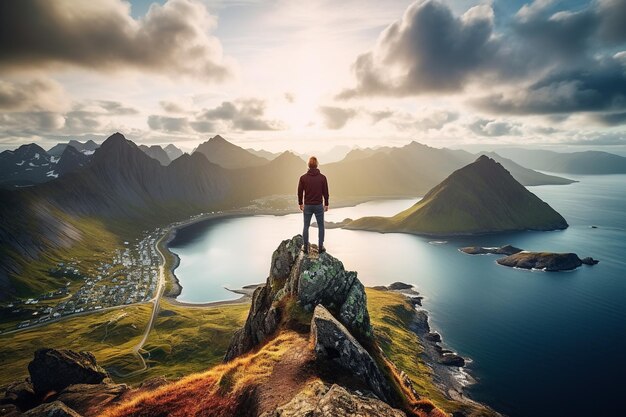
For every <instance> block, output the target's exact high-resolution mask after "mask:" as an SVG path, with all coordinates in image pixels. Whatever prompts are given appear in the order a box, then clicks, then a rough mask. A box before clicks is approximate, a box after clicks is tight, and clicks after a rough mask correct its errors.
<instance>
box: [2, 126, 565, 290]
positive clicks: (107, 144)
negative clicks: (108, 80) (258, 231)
mask: <svg viewBox="0 0 626 417" xmlns="http://www.w3.org/2000/svg"><path fill="white" fill-rule="evenodd" d="M90 146H93V145H90ZM156 148H159V149H161V148H160V147H150V148H148V149H147V150H146V149H145V147H144V148H142V147H139V146H137V145H135V144H134V143H133V142H131V141H128V140H126V139H125V138H124V136H123V135H121V134H119V133H116V134H114V135H112V136H111V137H109V138H108V139H107V140H106V141H104V143H102V145H101V146H100V147H99V148H97V149H96V150H95V151H94V153H93V155H85V154H84V153H81V152H80V151H77V150H76V149H75V148H74V146H66V147H65V150H64V153H63V154H62V156H61V157H59V160H58V161H56V162H55V164H56V166H57V167H58V168H57V169H58V171H57V170H53V169H52V168H50V164H52V163H53V162H52V158H56V157H52V156H50V155H47V154H46V152H45V151H44V150H43V149H42V148H40V147H38V146H37V145H28V146H26V147H24V148H23V149H22V148H20V149H21V150H20V149H18V150H16V151H7V152H5V153H2V154H1V155H2V158H6V161H7V162H6V163H5V162H4V161H5V160H3V162H2V164H1V165H0V166H1V167H2V168H3V169H4V167H10V168H13V167H15V166H23V165H28V164H29V162H31V161H32V163H33V165H42V166H43V167H39V166H38V167H37V169H38V171H37V172H40V173H41V174H42V175H46V173H47V172H49V171H51V170H52V171H53V173H54V174H57V173H58V178H56V179H54V181H49V182H46V183H43V184H39V185H36V186H32V187H26V188H19V189H17V190H11V191H8V190H4V191H2V190H0V218H2V219H7V220H6V221H3V222H2V224H1V225H0V256H2V257H3V262H2V263H0V289H1V290H3V291H5V290H6V291H5V293H14V292H15V291H16V288H21V290H20V291H26V292H28V289H29V288H40V289H43V288H45V287H40V286H41V285H43V284H42V282H44V281H45V278H44V277H45V276H46V274H47V272H46V271H47V268H49V262H50V260H52V259H59V258H62V257H64V256H67V254H68V251H73V250H74V249H72V248H76V247H81V251H82V252H81V253H96V252H98V251H100V250H101V249H99V246H98V245H103V244H104V243H102V242H104V241H105V240H106V241H107V242H109V243H111V242H112V241H113V240H114V239H118V240H119V238H116V236H120V235H122V234H124V235H125V236H127V235H128V234H131V233H139V231H140V230H145V229H147V228H151V227H158V226H161V225H163V224H167V223H170V222H173V221H177V220H181V219H184V218H188V217H189V216H190V215H194V214H198V213H201V212H206V211H212V210H224V209H233V208H240V207H244V206H247V205H250V204H251V203H252V202H253V200H255V199H259V198H265V197H270V196H276V195H278V196H285V195H290V196H295V192H296V185H297V179H298V178H299V176H300V175H302V174H303V173H304V172H305V171H306V163H305V162H304V161H303V160H302V159H301V158H300V156H298V155H296V154H294V153H292V152H283V153H282V154H280V155H279V156H277V157H276V158H274V159H272V160H271V161H269V160H267V159H265V158H262V157H259V156H255V155H253V154H251V153H250V152H248V151H246V150H245V149H243V148H241V147H239V146H236V145H234V144H232V143H230V142H228V141H226V140H225V139H223V138H222V137H220V136H216V137H214V138H211V139H210V140H209V141H207V142H205V143H204V144H202V145H201V146H199V147H198V149H197V150H196V151H195V152H193V153H192V154H191V155H189V154H182V155H181V156H179V157H178V158H176V159H174V160H173V161H172V162H171V163H169V164H167V165H164V164H163V162H165V159H164V156H163V152H164V153H167V151H166V150H164V149H161V151H163V152H161V151H159V149H156ZM168 148H169V151H170V152H172V151H174V152H175V151H176V149H173V148H174V147H173V146H171V147H168ZM151 149H152V150H156V152H157V153H158V154H159V155H160V157H159V158H161V159H162V161H161V162H160V161H158V160H157V159H155V158H153V157H150V156H148V155H147V153H151V152H153V151H152V150H151ZM18 151H19V152H18ZM356 152H357V151H353V152H352V153H350V154H349V155H347V156H346V158H344V159H343V160H342V161H339V162H335V163H331V164H322V165H321V169H322V172H323V173H324V174H326V175H327V176H328V178H329V182H330V193H331V203H334V204H337V202H347V201H363V200H366V199H369V198H372V197H377V196H382V197H394V196H404V197H415V196H420V195H424V193H426V192H427V191H428V190H429V189H430V188H432V187H434V186H435V185H437V184H438V183H439V182H440V181H441V180H443V179H444V178H445V177H446V176H447V175H449V173H450V172H452V171H454V170H455V169H458V168H460V167H462V166H463V165H466V163H467V161H468V160H469V161H470V162H471V161H472V160H473V159H475V155H472V154H470V153H467V152H464V151H452V150H449V149H436V148H430V147H428V146H425V145H421V144H419V143H416V142H413V143H411V144H409V145H407V146H404V147H402V148H381V149H376V150H372V151H371V152H369V151H365V153H363V152H361V155H355V154H354V153H356ZM181 153H182V152H181ZM37 154H38V155H39V156H38V158H39V159H37V156H36V155H37ZM16 155H17V156H16ZM207 155H208V156H209V157H207ZM156 156H157V157H158V155H156ZM495 157H497V156H496V155H494V158H495ZM46 158H47V159H46ZM84 158H88V159H87V160H85V159H84ZM168 158H169V157H168ZM9 159H10V161H9ZM17 159H19V160H17ZM27 159H28V161H27ZM22 160H23V161H24V162H23V163H22ZM40 160H41V161H40ZM55 160H56V159H55ZM500 160H501V162H502V164H503V165H504V167H505V168H507V169H509V170H510V171H511V173H512V174H513V176H514V177H516V178H517V179H518V180H519V181H520V182H521V183H522V184H525V185H536V184H566V183H569V182H571V181H569V180H566V179H563V178H559V177H552V176H546V175H544V174H541V173H537V172H535V171H532V170H529V169H525V168H523V167H521V166H519V165H517V164H515V163H513V162H512V161H510V160H506V159H504V158H500ZM38 161H40V162H38ZM216 161H218V162H216ZM20 163H21V164H22V165H19V164H20ZM44 164H48V165H44ZM66 165H67V167H65V166H66ZM76 166H78V168H76ZM61 167H63V168H62V169H61ZM236 167H238V168H236ZM32 168H33V170H32V171H35V168H36V167H35V166H33V167H32ZM28 172H29V173H30V171H28ZM7 175H8V174H7ZM38 181H39V180H38ZM31 182H33V180H32V179H31ZM40 182H41V181H40ZM294 206H295V200H294ZM105 237H106V239H105ZM107 239H108V240H107ZM111 244H112V243H111ZM44 254H45V259H46V261H45V262H43V261H42V264H41V265H40V264H39V263H37V262H34V261H36V260H37V261H38V260H41V259H42V257H43V256H44ZM5 260H6V261H5ZM42 265H47V266H42ZM28 268H30V269H28ZM25 270H28V273H27V274H24V271H25ZM16 277H19V279H26V280H27V282H22V283H20V284H19V285H14V284H15V282H14V281H15V279H18V278H16ZM24 277H26V278H24ZM35 277H37V283H36V284H33V282H32V280H33V279H35ZM29 280H30V281H29ZM0 292H2V291H0Z"/></svg>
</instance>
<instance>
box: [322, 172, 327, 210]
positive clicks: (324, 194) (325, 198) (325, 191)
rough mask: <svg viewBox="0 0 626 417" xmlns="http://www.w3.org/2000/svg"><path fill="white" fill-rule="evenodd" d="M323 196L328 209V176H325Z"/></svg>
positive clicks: (325, 208) (325, 206)
mask: <svg viewBox="0 0 626 417" xmlns="http://www.w3.org/2000/svg"><path fill="white" fill-rule="evenodd" d="M322 196H323V197H324V210H328V180H327V179H326V177H324V185H323V188H322Z"/></svg>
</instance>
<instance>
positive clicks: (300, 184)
mask: <svg viewBox="0 0 626 417" xmlns="http://www.w3.org/2000/svg"><path fill="white" fill-rule="evenodd" d="M303 196H304V183H303V182H302V177H300V181H298V205H299V206H300V210H302V209H303V207H302V197H303Z"/></svg>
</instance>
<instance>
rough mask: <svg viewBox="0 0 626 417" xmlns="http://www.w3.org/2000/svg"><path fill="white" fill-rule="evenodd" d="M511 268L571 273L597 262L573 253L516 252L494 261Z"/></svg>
mask: <svg viewBox="0 0 626 417" xmlns="http://www.w3.org/2000/svg"><path fill="white" fill-rule="evenodd" d="M496 262H497V263H498V264H499V265H504V266H509V267H512V268H523V269H538V270H542V271H548V272H555V271H571V270H572V269H576V268H578V267H579V266H581V265H583V264H585V265H595V264H597V263H598V262H599V261H597V260H596V259H593V258H591V257H586V258H583V259H581V258H579V257H578V255H576V254H575V253H552V252H526V251H522V252H518V253H515V254H513V255H509V256H505V257H504V258H500V259H498V260H497V261H496Z"/></svg>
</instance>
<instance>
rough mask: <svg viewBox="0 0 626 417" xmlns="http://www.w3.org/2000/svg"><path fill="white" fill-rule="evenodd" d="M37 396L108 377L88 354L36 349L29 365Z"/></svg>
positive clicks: (95, 382)
mask: <svg viewBox="0 0 626 417" xmlns="http://www.w3.org/2000/svg"><path fill="white" fill-rule="evenodd" d="M28 372H29V373H30V378H31V381H32V383H33V388H34V390H35V392H36V393H37V394H46V393H48V392H50V391H56V392H60V391H61V390H63V389H64V388H66V387H68V386H69V385H72V384H99V383H101V382H102V381H103V380H104V379H105V378H107V377H108V374H107V372H106V371H105V370H104V369H103V368H102V367H100V366H99V365H98V363H97V362H96V358H95V357H94V356H93V354H92V353H91V352H74V351H73V350H64V349H63V350H56V349H39V350H37V351H36V352H35V358H34V359H33V361H32V362H30V363H29V364H28Z"/></svg>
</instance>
